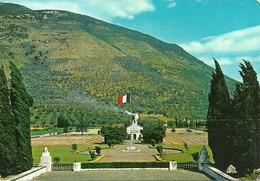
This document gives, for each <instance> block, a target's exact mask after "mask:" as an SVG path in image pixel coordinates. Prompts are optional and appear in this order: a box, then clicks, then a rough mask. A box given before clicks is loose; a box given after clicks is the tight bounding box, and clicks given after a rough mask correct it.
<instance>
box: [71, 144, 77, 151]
mask: <svg viewBox="0 0 260 181" xmlns="http://www.w3.org/2000/svg"><path fill="white" fill-rule="evenodd" d="M71 148H72V150H73V151H74V152H75V151H77V149H78V145H77V144H76V143H73V144H72V146H71Z"/></svg>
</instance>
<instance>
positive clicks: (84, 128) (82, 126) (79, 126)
mask: <svg viewBox="0 0 260 181" xmlns="http://www.w3.org/2000/svg"><path fill="white" fill-rule="evenodd" d="M88 127H89V122H88V121H87V120H85V119H84V118H81V119H80V121H79V123H78V124H77V131H80V132H81V134H82V135H83V133H84V131H87V130H88Z"/></svg>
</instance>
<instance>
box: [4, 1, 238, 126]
mask: <svg viewBox="0 0 260 181" xmlns="http://www.w3.org/2000/svg"><path fill="white" fill-rule="evenodd" d="M0 12H1V14H2V15H1V16H3V17H5V18H2V19H1V20H0V23H1V24H2V25H3V26H2V27H1V35H2V36H1V37H0V40H1V41H0V51H1V52H2V54H1V55H0V61H1V62H5V63H6V62H8V61H9V60H12V61H14V62H15V63H16V64H17V65H18V67H19V68H20V70H21V72H22V74H23V75H24V81H25V84H26V87H27V90H28V92H30V94H31V95H32V97H33V98H34V101H35V104H34V108H33V115H32V118H31V122H32V123H33V124H32V125H33V126H41V124H42V123H45V125H48V126H50V125H51V123H52V124H53V122H54V120H57V118H58V116H59V115H61V114H64V116H66V117H67V118H68V119H69V120H70V121H71V122H72V121H74V123H75V124H77V123H78V119H77V118H78V117H80V116H79V115H88V116H89V117H91V118H93V119H91V123H90V124H91V125H96V124H104V123H118V122H120V121H121V120H120V119H118V117H119V116H118V114H117V113H115V112H114V110H111V109H109V108H108V107H109V106H110V105H111V104H113V105H116V106H117V103H116V100H117V96H118V93H120V92H121V93H122V92H124V91H126V90H127V91H131V93H132V95H133V97H134V99H133V100H132V105H131V106H132V109H133V110H135V111H136V112H139V113H146V114H160V115H163V116H166V117H170V118H172V117H178V119H184V116H185V117H189V118H194V119H198V118H200V119H202V118H205V115H206V108H207V93H208V89H209V88H208V87H209V81H210V73H211V71H212V68H210V67H209V66H207V65H205V64H204V63H203V62H201V61H199V60H198V59H196V58H194V57H193V56H191V55H189V54H188V53H187V52H185V51H184V50H183V49H182V48H181V47H179V46H178V45H175V44H168V43H165V42H162V41H160V40H158V39H156V38H153V37H151V36H148V35H145V34H142V33H139V32H135V31H131V30H129V29H125V28H122V27H119V26H114V25H111V24H108V23H105V22H102V21H99V20H96V19H93V18H90V17H87V16H82V15H78V14H74V13H70V12H65V11H55V13H47V12H46V11H32V10H30V9H28V8H25V7H21V6H18V5H13V4H4V5H2V6H1V7H0ZM10 14H13V15H12V16H10ZM16 15H18V16H16ZM44 15H47V17H48V18H47V19H44V18H43V17H44ZM18 17H19V18H18ZM57 22H60V23H57ZM47 25H48V27H47ZM29 32H30V33H29ZM119 37H120V38H119ZM85 45H88V49H85ZM57 47H58V48H57ZM82 49H84V50H86V51H82ZM75 55H81V56H75ZM184 64H185V66H184ZM100 72H102V73H100ZM126 82H127V84H126ZM234 83H235V82H234V81H233V80H231V79H229V85H230V86H231V87H232V86H233V85H234ZM120 85H125V86H120ZM72 93H76V94H79V95H84V96H85V99H78V98H79V97H80V96H77V97H75V96H73V94H72ZM95 101H96V103H97V104H93V102H94V103H95ZM110 103H111V104H110ZM96 105H99V106H100V105H102V106H103V107H102V108H101V107H98V106H96ZM97 107H98V108H97ZM104 107H106V108H107V109H104ZM122 107H123V109H125V108H126V106H125V105H123V106H122ZM99 108H100V109H101V110H99ZM104 110H111V111H107V112H105V111H104ZM173 110H174V111H173ZM100 115H102V116H100ZM35 116H38V118H39V119H34V117H35Z"/></svg>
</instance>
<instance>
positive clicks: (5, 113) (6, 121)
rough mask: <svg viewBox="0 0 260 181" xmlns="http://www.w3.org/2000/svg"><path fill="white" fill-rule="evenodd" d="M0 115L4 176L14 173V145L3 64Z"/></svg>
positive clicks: (0, 161)
mask: <svg viewBox="0 0 260 181" xmlns="http://www.w3.org/2000/svg"><path fill="white" fill-rule="evenodd" d="M0 115H1V116H0V150H1V151H0V175H1V176H2V177H6V176H8V175H11V174H15V165H14V164H15V162H16V155H15V152H14V150H16V148H15V146H16V145H15V135H14V130H15V127H14V120H13V116H12V113H11V106H10V100H9V88H8V85H7V79H6V76H5V73H4V69H3V66H2V67H1V68H0Z"/></svg>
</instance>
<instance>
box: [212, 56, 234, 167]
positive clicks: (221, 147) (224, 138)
mask: <svg viewBox="0 0 260 181" xmlns="http://www.w3.org/2000/svg"><path fill="white" fill-rule="evenodd" d="M214 62H215V66H216V72H215V73H214V72H212V80H211V86H210V93H209V95H208V100H209V106H208V112H207V128H208V143H209V147H210V148H211V150H212V153H213V158H214V161H215V163H216V165H217V167H218V168H219V169H221V170H225V169H226V168H227V167H228V166H229V164H230V159H229V138H230V132H229V129H228V128H229V119H230V112H231V103H230V97H229V93H228V87H227V85H226V81H225V77H224V74H223V72H222V70H221V68H220V66H219V64H218V62H217V60H215V59H214Z"/></svg>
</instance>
